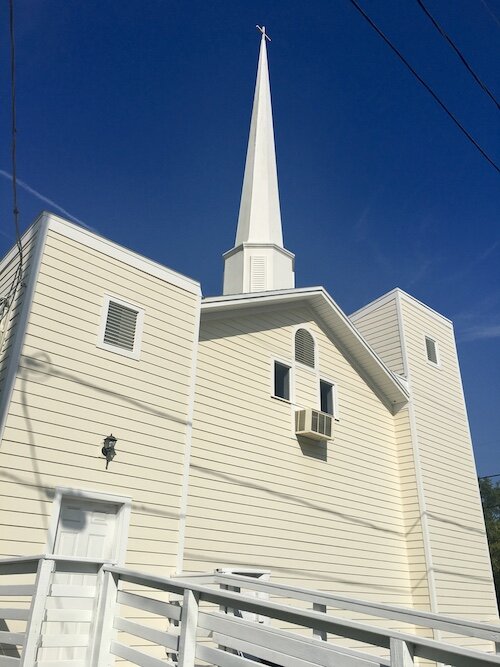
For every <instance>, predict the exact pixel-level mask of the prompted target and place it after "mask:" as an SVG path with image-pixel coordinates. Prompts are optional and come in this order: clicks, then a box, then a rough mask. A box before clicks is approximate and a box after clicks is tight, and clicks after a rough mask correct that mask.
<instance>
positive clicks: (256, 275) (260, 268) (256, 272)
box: [250, 257, 266, 292]
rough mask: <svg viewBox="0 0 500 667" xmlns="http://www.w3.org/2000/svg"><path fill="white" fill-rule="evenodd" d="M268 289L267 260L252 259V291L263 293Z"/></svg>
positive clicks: (261, 258)
mask: <svg viewBox="0 0 500 667" xmlns="http://www.w3.org/2000/svg"><path fill="white" fill-rule="evenodd" d="M265 289H266V258H265V257H250V291H251V292H263V291H264V290H265Z"/></svg>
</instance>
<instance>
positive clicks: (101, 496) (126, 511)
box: [45, 486, 132, 565]
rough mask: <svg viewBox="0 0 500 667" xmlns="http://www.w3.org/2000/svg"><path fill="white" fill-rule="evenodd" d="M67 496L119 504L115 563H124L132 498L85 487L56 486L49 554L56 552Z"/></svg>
mask: <svg viewBox="0 0 500 667" xmlns="http://www.w3.org/2000/svg"><path fill="white" fill-rule="evenodd" d="M66 498H71V499H80V500H89V501H95V502H99V503H110V504H112V505H118V512H117V514H116V537H117V542H116V551H115V554H114V558H113V563H116V564H118V565H122V564H123V563H124V562H125V555H126V553H127V540H128V527H129V523H130V512H131V505H132V498H130V497H129V496H116V495H114V494H112V493H102V492H100V491H88V490H85V489H73V488H69V487H64V486H56V488H55V493H54V500H53V504H52V515H51V518H50V523H49V527H48V531H47V545H46V548H45V551H46V553H47V554H52V553H54V547H55V543H56V535H57V526H58V524H59V517H60V514H61V505H62V502H63V500H64V499H66Z"/></svg>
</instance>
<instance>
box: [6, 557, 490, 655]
mask: <svg viewBox="0 0 500 667" xmlns="http://www.w3.org/2000/svg"><path fill="white" fill-rule="evenodd" d="M68 573H70V574H71V575H73V574H78V575H82V576H83V575H85V576H83V578H82V581H83V582H84V583H85V582H86V581H87V579H88V577H87V579H86V578H85V577H86V575H92V577H93V578H91V581H92V582H93V585H92V586H88V585H73V584H72V583H71V581H72V580H71V578H69V579H67V580H66V579H65V575H67V574H68ZM94 575H95V576H94ZM6 578H8V583H7V585H3V580H5V579H6ZM15 578H18V579H19V578H21V580H20V581H17V582H16V583H12V581H13V580H14V579H15ZM0 579H2V582H1V583H0V600H2V599H3V598H4V597H8V598H9V597H10V598H11V599H13V600H14V602H13V603H12V604H11V605H9V606H6V607H5V608H3V609H0V619H4V625H3V627H4V628H5V629H2V630H0V645H2V646H3V647H4V654H5V655H0V667H10V666H12V667H17V666H18V665H19V667H35V665H37V666H38V667H43V666H44V665H46V666H49V665H51V666H52V665H54V664H56V662H60V664H63V659H64V665H65V666H66V665H68V666H69V665H72V666H74V667H104V666H107V665H109V664H110V662H111V661H112V658H111V656H116V657H118V658H121V659H124V660H127V661H129V662H131V663H134V664H137V665H140V666H141V667H162V666H163V667H164V666H165V665H166V664H168V662H170V664H173V663H176V664H177V665H178V667H194V665H195V662H196V661H204V662H206V663H208V664H210V665H217V666H218V667H255V664H256V663H262V662H265V663H266V664H273V665H284V666H286V667H313V666H315V665H316V666H321V667H325V666H328V665H335V667H337V666H338V667H358V666H359V667H363V666H364V667H387V666H390V667H396V666H397V667H410V666H412V665H414V659H415V658H423V659H426V660H431V661H433V662H440V663H444V664H447V665H453V666H454V667H487V666H488V665H500V656H498V655H495V654H493V653H487V652H482V651H478V650H473V649H470V648H465V647H460V646H457V645H454V644H451V643H447V642H444V641H436V640H434V639H429V638H425V637H421V636H418V635H416V634H415V633H412V632H400V631H399V630H392V629H387V628H384V627H380V625H375V624H370V623H368V622H362V621H359V620H353V619H352V618H344V617H340V616H339V615H338V614H337V615H335V611H333V612H332V610H337V609H346V610H349V611H350V612H360V613H362V614H365V615H366V614H369V615H370V617H372V618H373V617H375V618H383V619H390V620H391V621H394V625H396V626H399V625H400V624H401V623H407V624H410V625H412V626H414V625H417V626H420V627H425V628H431V629H433V630H443V631H449V632H453V633H455V634H460V635H463V636H466V637H475V638H479V639H481V640H486V641H491V642H497V643H500V627H496V626H493V625H484V624H480V623H468V622H466V621H463V620H461V619H455V618H449V617H443V616H440V615H436V614H427V613H425V612H420V611H415V610H411V609H400V608H399V607H393V606H389V605H380V604H375V603H371V602H363V601H360V600H352V599H349V598H343V597H336V596H332V595H328V594H323V593H320V592H318V591H308V590H305V589H299V588H294V587H291V586H283V585H278V584H269V583H264V582H260V581H256V580H255V579H251V578H249V577H241V576H237V575H224V574H214V575H209V576H205V575H204V576H194V577H178V578H170V579H169V578H162V577H155V576H151V575H149V574H144V573H140V572H135V571H131V570H128V569H125V568H122V567H117V566H115V565H113V564H111V563H106V562H102V561H101V562H95V561H92V560H88V559H70V558H69V559H68V558H63V557H60V556H54V555H50V556H39V557H31V558H17V559H9V560H4V561H0ZM65 581H68V582H69V583H64V582H65ZM221 587H222V588H221ZM229 587H230V588H232V589H233V590H228V588H229ZM235 588H240V589H244V590H249V591H253V592H254V593H255V592H260V593H264V594H266V595H268V596H269V597H268V599H262V598H256V597H250V595H245V594H242V593H240V592H236V591H234V589H235ZM85 596H86V599H87V600H89V598H90V597H91V599H92V605H91V607H89V604H87V606H86V607H85V609H84V608H79V606H78V600H80V599H83V598H85ZM59 598H64V600H67V599H71V600H73V601H76V602H75V604H76V607H75V608H69V607H68V606H67V605H66V604H64V605H59V602H58V599H59ZM272 598H278V599H280V600H283V599H286V600H294V601H300V603H301V604H303V603H304V602H306V603H307V604H308V605H310V606H311V607H312V609H309V610H308V609H303V608H298V607H297V606H293V605H291V604H283V603H282V602H281V601H280V602H275V601H272ZM0 604H2V603H1V602H0ZM80 607H82V605H80ZM225 609H231V610H233V612H234V610H238V611H237V612H236V613H234V614H227V613H224V612H223V611H221V610H225ZM327 611H328V612H329V613H327ZM241 612H250V613H252V614H255V615H257V616H259V617H266V618H269V619H271V622H270V623H269V624H259V623H255V622H252V621H251V620H246V619H245V618H243V617H242V616H241ZM65 622H67V623H69V624H70V625H68V629H67V630H64V629H63V630H62V631H61V632H57V633H55V632H49V630H48V626H49V625H50V623H65ZM71 624H73V625H71ZM280 625H281V626H282V627H281V628H280V627H279V626H280ZM283 626H285V627H287V628H288V629H283ZM58 627H60V626H58ZM75 627H76V628H77V630H78V632H75V630H74V628H75ZM311 632H312V634H313V637H310V636H307V634H305V633H311ZM325 639H328V641H324V640H325ZM339 640H347V641H348V642H350V643H351V645H352V644H356V646H357V648H356V650H353V649H352V648H344V647H341V646H340V645H339V644H338V643H336V642H338V641H339ZM491 646H492V651H493V644H492V645H491ZM5 647H11V650H10V651H9V649H8V648H7V650H5ZM47 649H48V650H49V651H50V650H52V651H53V650H55V649H57V650H59V651H62V654H61V655H62V658H61V655H60V654H58V656H59V657H58V658H57V660H56V659H55V658H54V657H53V654H51V653H48V654H47V656H48V657H44V656H45V653H44V651H47ZM65 651H73V653H71V652H70V653H68V654H67V655H65V653H64V652H65ZM378 653H380V654H381V657H378V655H377V654H378Z"/></svg>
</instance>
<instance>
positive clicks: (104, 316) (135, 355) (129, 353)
mask: <svg viewBox="0 0 500 667" xmlns="http://www.w3.org/2000/svg"><path fill="white" fill-rule="evenodd" d="M111 302H113V303H117V304H118V305H119V306H125V307H126V308H130V309H131V310H134V311H135V312H136V313H137V320H136V324H135V336H134V349H133V350H126V349H125V348H123V347H119V346H117V345H111V344H110V343H106V342H105V341H104V334H105V332H106V323H107V321H108V310H109V304H110V303H111ZM143 329H144V309H143V308H141V307H140V306H137V305H136V304H135V303H131V302H130V301H125V299H122V298H121V297H118V296H115V295H113V294H104V298H103V302H102V307H101V318H100V322H99V332H98V335H97V343H96V346H97V347H99V348H101V349H103V350H107V351H108V352H115V353H116V354H121V355H122V356H123V357H128V358H129V359H139V358H140V356H141V343H142V333H143Z"/></svg>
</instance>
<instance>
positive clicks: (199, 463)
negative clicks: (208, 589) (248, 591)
mask: <svg viewBox="0 0 500 667" xmlns="http://www.w3.org/2000/svg"><path fill="white" fill-rule="evenodd" d="M284 231H285V232H286V228H285V230H284ZM223 259H224V278H223V294H222V295H221V296H218V297H211V298H202V293H201V288H200V284H199V283H198V282H197V281H196V280H192V279H191V278H187V277H185V276H182V275H180V274H178V273H176V272H175V271H172V270H170V269H169V268H167V267H165V266H162V265H160V264H158V263H156V262H153V261H151V260H149V259H146V258H145V257H142V256H140V255H138V254H137V253H134V252H133V251H131V250H128V249H126V248H123V247H121V246H119V245H117V244H116V243H114V242H113V241H111V240H108V239H105V238H103V237H101V236H99V235H97V234H96V233H94V232H92V231H89V230H87V229H83V228H81V227H79V226H78V225H75V224H73V223H71V222H68V221H66V220H63V219H62V218H60V217H58V216H56V215H54V214H51V213H42V214H41V215H40V217H39V218H38V219H37V220H36V221H35V222H34V223H33V224H32V226H31V227H30V228H29V229H28V230H27V231H26V232H25V234H24V235H23V237H22V254H21V253H20V252H19V250H18V248H17V247H14V248H13V249H12V250H11V251H10V252H9V253H8V254H7V256H6V257H5V258H4V259H3V260H2V262H1V264H0V270H1V274H0V295H1V296H3V297H4V299H3V302H2V327H1V350H0V355H1V356H0V390H1V397H0V429H1V433H0V435H1V444H0V524H2V530H1V531H0V558H7V557H11V556H28V555H33V554H40V553H49V554H50V553H55V554H61V555H66V556H68V557H79V558H94V559H100V560H111V561H113V562H116V563H118V564H126V566H127V567H129V568H131V569H136V570H140V571H142V572H150V573H154V574H157V575H161V576H165V577H167V576H172V575H174V574H177V575H178V574H179V573H202V572H213V571H214V570H216V569H221V570H223V571H226V572H237V573H247V574H251V575H252V576H255V577H257V578H258V577H262V578H263V579H265V580H269V581H272V582H276V583H283V584H289V585H293V586H298V587H302V588H308V589H316V590H320V591H326V592H330V593H335V594H336V595H341V596H348V597H351V598H360V599H363V600H366V601H373V602H380V603H386V604H394V605H401V606H403V607H411V608H413V609H417V610H422V611H428V612H432V613H436V614H438V613H440V614H447V615H450V616H455V617H460V618H467V619H470V620H472V621H477V622H488V623H495V622H498V612H497V608H496V598H495V591H494V585H493V580H492V573H491V564H490V558H489V553H488V545H487V541H486V535H485V527H484V520H483V515H482V508H481V502H480V497H479V492H478V485H477V478H476V470H475V464H474V458H473V452H472V445H471V439H470V433H469V427H468V420H467V410H466V406H465V402H464V395H463V389H462V383H461V377H460V370H459V364H458V357H457V351H456V345H455V338H454V333H453V325H452V323H451V322H450V320H448V319H447V318H446V317H444V316H443V315H440V314H439V313H437V312H436V311H435V310H433V309H432V308H430V307H429V306H427V305H425V304H423V303H421V302H420V301H418V300H417V299H415V298H414V297H412V296H411V295H409V294H407V293H405V292H403V291H402V290H400V289H397V288H396V289H394V290H393V291H391V292H389V293H388V294H385V295H383V296H381V297H380V298H378V299H376V300H375V301H373V302H372V303H370V304H368V305H366V306H364V307H363V308H360V309H359V310H358V311H357V312H355V313H354V314H351V315H348V314H346V313H344V312H343V311H342V310H341V308H340V307H339V306H338V305H337V304H336V302H335V301H334V299H333V298H332V296H331V295H330V294H328V292H327V291H326V290H325V289H324V288H323V287H307V288H296V287H295V272H294V254H293V253H292V252H291V251H290V250H288V249H287V248H286V247H285V245H284V240H283V229H282V221H281V214H280V200H279V189H278V178H277V169H276V154H275V145H274V131H273V117H272V108H271V94H270V84H269V72H268V62H267V44H266V35H265V32H263V34H262V40H261V44H260V55H259V61H258V71H257V82H256V88H255V97H254V103H253V112H252V117H251V126H250V136H249V142H248V151H247V156H246V165H245V170H244V178H243V188H242V195H241V204H240V210H239V217H238V223H237V230H236V237H235V242H234V247H233V248H231V249H230V250H228V251H227V252H225V253H224V255H223ZM386 623H387V625H390V623H391V622H390V621H389V620H387V621H386ZM429 636H431V635H429ZM462 641H463V642H464V643H465V644H466V645H467V646H469V647H472V648H476V649H484V650H491V647H490V646H489V644H488V642H485V641H484V639H478V638H473V637H470V638H468V639H466V640H462ZM46 650H47V651H49V653H47V654H46V657H45V660H46V661H49V662H46V663H45V664H52V663H50V661H51V660H52V661H54V660H56V663H54V664H57V660H60V657H57V658H56V654H52V653H50V650H51V649H46ZM52 650H55V649H52ZM57 656H59V654H57ZM61 664H62V663H61ZM346 664H347V663H346Z"/></svg>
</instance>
